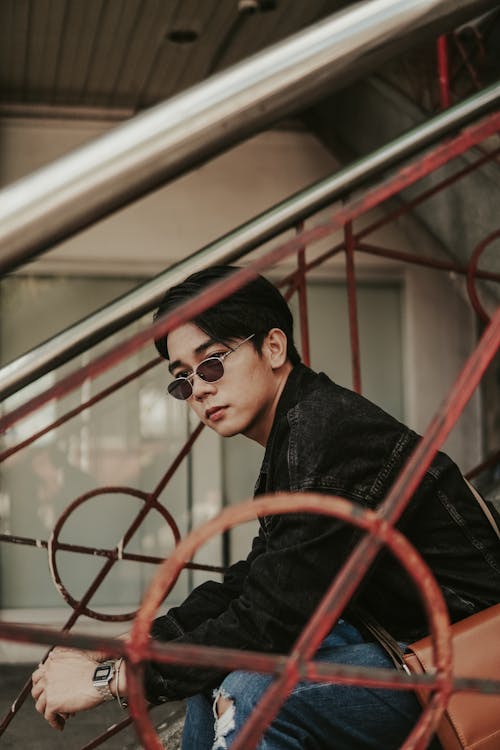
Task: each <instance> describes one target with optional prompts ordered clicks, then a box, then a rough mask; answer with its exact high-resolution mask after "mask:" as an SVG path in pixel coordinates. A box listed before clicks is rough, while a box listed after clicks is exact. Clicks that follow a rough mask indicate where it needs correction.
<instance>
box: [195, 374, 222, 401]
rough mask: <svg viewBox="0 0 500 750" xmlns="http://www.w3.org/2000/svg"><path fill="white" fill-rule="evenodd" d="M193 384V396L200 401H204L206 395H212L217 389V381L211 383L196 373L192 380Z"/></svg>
mask: <svg viewBox="0 0 500 750" xmlns="http://www.w3.org/2000/svg"><path fill="white" fill-rule="evenodd" d="M191 386H192V388H193V398H195V399H197V400H198V401H202V400H203V399H204V398H205V397H206V396H212V395H213V394H214V393H216V391H217V383H209V382H208V381H207V380H203V378H200V376H199V375H197V374H196V373H195V374H194V375H193V379H192V380H191Z"/></svg>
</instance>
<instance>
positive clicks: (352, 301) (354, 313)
mask: <svg viewBox="0 0 500 750" xmlns="http://www.w3.org/2000/svg"><path fill="white" fill-rule="evenodd" d="M344 241H345V264H346V275H347V304H348V310H349V337H350V341H351V362H352V384H353V390H354V391H355V392H356V393H361V358H360V352H359V328H358V310H357V303H356V276H355V271H354V249H355V241H354V238H353V234H352V222H350V221H348V222H347V223H346V225H345V226H344Z"/></svg>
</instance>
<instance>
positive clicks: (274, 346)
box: [262, 328, 287, 370]
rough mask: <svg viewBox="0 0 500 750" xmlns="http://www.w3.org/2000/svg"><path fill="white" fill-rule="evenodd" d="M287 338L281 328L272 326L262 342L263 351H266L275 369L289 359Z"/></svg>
mask: <svg viewBox="0 0 500 750" xmlns="http://www.w3.org/2000/svg"><path fill="white" fill-rule="evenodd" d="M286 350H287V338H286V334H285V332H284V331H282V330H281V328H271V330H270V331H268V333H267V335H266V338H265V339H264V341H263V342H262V351H263V352H265V353H266V356H267V357H268V360H269V364H270V365H271V367H272V369H273V370H277V369H278V368H280V367H282V366H283V365H284V364H285V362H286V361H287V356H286Z"/></svg>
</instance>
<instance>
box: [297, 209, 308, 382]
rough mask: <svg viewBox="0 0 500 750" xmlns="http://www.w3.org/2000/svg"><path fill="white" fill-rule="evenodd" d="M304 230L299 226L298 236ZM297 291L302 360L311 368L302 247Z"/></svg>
mask: <svg viewBox="0 0 500 750" xmlns="http://www.w3.org/2000/svg"><path fill="white" fill-rule="evenodd" d="M303 229H304V224H303V223H300V224H299V225H298V226H297V234H300V233H301V232H302V231H303ZM297 266H298V270H297V291H298V295H299V316H300V341H301V344H302V359H303V360H304V364H306V365H307V366H308V367H310V366H311V353H310V347H309V319H308V313H307V288H306V251H305V248H304V247H301V248H300V250H299V251H298V253H297Z"/></svg>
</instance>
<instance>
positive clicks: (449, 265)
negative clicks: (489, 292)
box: [356, 242, 500, 283]
mask: <svg viewBox="0 0 500 750" xmlns="http://www.w3.org/2000/svg"><path fill="white" fill-rule="evenodd" d="M356 250H357V251H358V252H361V253H367V254H368V255H377V256H379V257H381V258H391V259H392V260H400V261H403V262H404V263H409V264H412V265H416V266H424V267H425V268H433V269H436V270H438V271H452V272H453V273H457V274H460V275H462V276H467V275H468V274H469V273H470V270H469V266H461V265H459V264H458V263H454V262H453V261H448V260H437V259H436V258H429V257H425V256H421V255H416V254H414V253H406V252H402V251H400V250H390V249H389V248H386V247H380V246H379V245H372V244H368V243H367V242H359V243H357V244H356ZM474 277H475V278H481V279H485V280H488V281H496V282H499V283H500V273H494V272H493V271H478V270H475V272H474Z"/></svg>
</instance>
